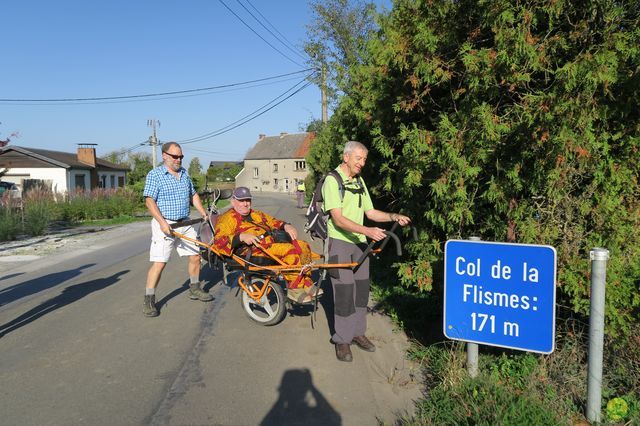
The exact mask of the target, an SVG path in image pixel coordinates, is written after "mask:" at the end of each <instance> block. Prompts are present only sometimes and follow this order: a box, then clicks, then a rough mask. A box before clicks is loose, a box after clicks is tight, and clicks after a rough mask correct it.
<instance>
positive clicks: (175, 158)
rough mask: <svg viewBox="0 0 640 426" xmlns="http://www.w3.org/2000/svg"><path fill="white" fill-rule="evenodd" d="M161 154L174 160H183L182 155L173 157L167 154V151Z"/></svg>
mask: <svg viewBox="0 0 640 426" xmlns="http://www.w3.org/2000/svg"><path fill="white" fill-rule="evenodd" d="M162 153H163V154H167V155H168V156H169V157H171V158H173V159H174V160H182V159H183V158H184V155H173V154H169V153H168V152H167V151H162Z"/></svg>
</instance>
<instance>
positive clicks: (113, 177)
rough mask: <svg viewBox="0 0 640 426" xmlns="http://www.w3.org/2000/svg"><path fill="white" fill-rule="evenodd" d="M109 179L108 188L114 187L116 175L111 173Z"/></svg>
mask: <svg viewBox="0 0 640 426" xmlns="http://www.w3.org/2000/svg"><path fill="white" fill-rule="evenodd" d="M109 180H110V181H111V186H110V188H115V187H116V176H115V175H111V178H110V179H109Z"/></svg>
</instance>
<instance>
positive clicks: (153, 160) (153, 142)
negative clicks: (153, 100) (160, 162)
mask: <svg viewBox="0 0 640 426" xmlns="http://www.w3.org/2000/svg"><path fill="white" fill-rule="evenodd" d="M156 126H157V127H160V122H159V121H158V120H156V119H154V118H153V119H150V120H147V127H151V128H152V129H153V134H152V135H151V136H149V145H151V164H152V166H153V167H155V166H156V165H157V163H156V146H157V145H158V138H157V137H156Z"/></svg>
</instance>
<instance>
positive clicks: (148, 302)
mask: <svg viewBox="0 0 640 426" xmlns="http://www.w3.org/2000/svg"><path fill="white" fill-rule="evenodd" d="M142 314H143V315H144V316H145V317H157V316H158V309H157V308H156V295H155V294H147V295H145V296H144V305H142Z"/></svg>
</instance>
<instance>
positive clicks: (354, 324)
mask: <svg viewBox="0 0 640 426" xmlns="http://www.w3.org/2000/svg"><path fill="white" fill-rule="evenodd" d="M367 153H368V150H367V148H366V147H365V146H364V145H363V144H361V143H360V142H356V141H349V142H347V144H346V145H345V147H344V152H343V161H342V164H340V165H339V166H338V167H336V171H337V172H338V173H339V174H340V176H341V177H342V181H343V191H340V188H339V186H338V181H337V180H336V179H335V178H334V177H333V176H331V175H329V176H327V177H326V179H325V181H324V185H323V186H322V198H323V200H324V206H323V210H324V211H329V213H330V218H329V221H328V222H327V230H328V241H327V244H329V263H350V262H353V261H355V260H357V259H359V258H360V256H361V255H362V253H363V252H364V250H365V249H366V246H367V238H370V239H372V240H374V241H380V240H382V239H383V238H385V237H386V234H385V233H384V229H381V228H378V227H372V226H364V225H363V223H364V217H365V216H366V217H367V219H369V220H371V221H374V222H398V223H399V224H400V225H401V226H405V225H408V224H409V223H410V222H411V219H410V218H409V217H407V216H404V215H401V214H398V213H387V212H383V211H381V210H376V209H374V208H373V203H372V201H371V197H370V195H369V191H368V189H367V186H366V185H365V183H364V181H363V180H362V178H360V177H359V175H360V171H361V170H362V168H363V167H364V165H365V163H366V161H367ZM341 192H342V194H341ZM329 275H330V276H331V284H332V285H333V300H334V319H335V333H334V335H333V336H332V337H331V340H332V342H333V343H334V344H335V349H336V357H337V358H338V360H340V361H346V362H350V361H352V359H353V355H352V353H351V347H350V345H351V344H352V343H355V344H356V345H358V346H359V347H360V348H361V349H363V350H365V351H368V352H373V351H375V350H376V347H375V345H374V344H373V343H372V342H371V341H370V340H369V339H368V338H367V337H366V335H365V332H366V329H367V317H366V315H367V304H368V302H369V259H368V258H367V259H365V261H364V262H363V263H362V265H360V267H359V268H358V269H357V270H356V271H353V270H352V269H348V268H334V269H330V270H329Z"/></svg>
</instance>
